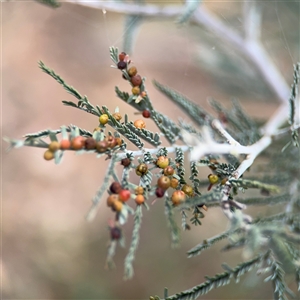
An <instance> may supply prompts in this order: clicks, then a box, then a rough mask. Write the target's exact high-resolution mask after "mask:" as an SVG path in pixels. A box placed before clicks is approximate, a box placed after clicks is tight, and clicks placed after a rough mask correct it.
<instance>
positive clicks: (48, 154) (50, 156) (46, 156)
mask: <svg viewBox="0 0 300 300" xmlns="http://www.w3.org/2000/svg"><path fill="white" fill-rule="evenodd" d="M53 158H54V153H53V152H52V151H50V150H46V151H45V152H44V159H45V160H51V159H53Z"/></svg>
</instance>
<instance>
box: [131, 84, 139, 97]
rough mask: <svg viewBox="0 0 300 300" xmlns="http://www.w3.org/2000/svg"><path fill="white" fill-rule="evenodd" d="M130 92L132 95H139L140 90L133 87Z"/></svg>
mask: <svg viewBox="0 0 300 300" xmlns="http://www.w3.org/2000/svg"><path fill="white" fill-rule="evenodd" d="M131 92H132V94H133V95H139V94H140V92H141V90H140V88H139V87H138V86H135V87H133V88H132V89H131Z"/></svg>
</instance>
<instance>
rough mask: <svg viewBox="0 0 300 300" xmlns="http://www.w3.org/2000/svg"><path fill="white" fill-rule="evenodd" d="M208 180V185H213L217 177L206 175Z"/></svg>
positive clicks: (217, 179)
mask: <svg viewBox="0 0 300 300" xmlns="http://www.w3.org/2000/svg"><path fill="white" fill-rule="evenodd" d="M208 180H209V182H210V184H215V183H217V182H218V181H219V176H218V175H213V174H210V175H208Z"/></svg>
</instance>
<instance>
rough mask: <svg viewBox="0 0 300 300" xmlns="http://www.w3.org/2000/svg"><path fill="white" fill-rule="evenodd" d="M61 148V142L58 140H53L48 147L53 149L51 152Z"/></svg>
mask: <svg viewBox="0 0 300 300" xmlns="http://www.w3.org/2000/svg"><path fill="white" fill-rule="evenodd" d="M59 148H60V144H59V142H57V141H53V142H51V143H50V144H49V146H48V149H49V150H50V151H51V152H55V151H57V150H58V149H59Z"/></svg>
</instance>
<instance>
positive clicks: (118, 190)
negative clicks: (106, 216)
mask: <svg viewBox="0 0 300 300" xmlns="http://www.w3.org/2000/svg"><path fill="white" fill-rule="evenodd" d="M109 190H110V192H111V194H110V195H109V196H108V198H107V200H106V204H107V206H108V207H111V209H112V210H113V211H116V212H120V211H121V210H122V207H123V204H124V203H125V202H127V201H128V200H129V199H130V198H131V193H130V191H129V190H127V189H124V188H123V187H122V186H121V184H120V183H119V182H116V181H115V182H113V183H112V184H111V185H110V188H109ZM135 194H136V196H135V202H136V204H138V205H141V204H143V203H144V202H145V198H144V195H143V194H144V189H143V188H142V187H140V186H138V187H137V188H136V190H135Z"/></svg>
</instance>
